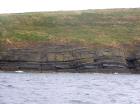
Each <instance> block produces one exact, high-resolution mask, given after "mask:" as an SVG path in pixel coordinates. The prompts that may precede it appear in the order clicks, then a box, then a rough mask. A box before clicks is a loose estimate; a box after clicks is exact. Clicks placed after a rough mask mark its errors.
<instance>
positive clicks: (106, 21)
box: [0, 8, 140, 45]
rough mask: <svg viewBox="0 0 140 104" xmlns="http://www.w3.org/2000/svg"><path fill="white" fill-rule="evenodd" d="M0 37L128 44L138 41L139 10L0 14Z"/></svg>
mask: <svg viewBox="0 0 140 104" xmlns="http://www.w3.org/2000/svg"><path fill="white" fill-rule="evenodd" d="M0 39H3V40H6V39H9V40H11V41H13V42H14V41H20V42H22V41H26V42H28V41H29V42H30V41H33V42H38V41H39V42H40V41H48V40H49V41H51V40H56V41H57V42H59V41H62V40H65V39H67V40H69V41H71V42H72V41H73V40H74V41H81V42H84V43H86V44H103V45H104V44H105V45H111V44H126V43H127V44H131V43H132V42H134V41H139V40H140V9H139V8H136V9H109V10H85V11H67V12H61V11H60V12H40V13H19V14H1V15H0Z"/></svg>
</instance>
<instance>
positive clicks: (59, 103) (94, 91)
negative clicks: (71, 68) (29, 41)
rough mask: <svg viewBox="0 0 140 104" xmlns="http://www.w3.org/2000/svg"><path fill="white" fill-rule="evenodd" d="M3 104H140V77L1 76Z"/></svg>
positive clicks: (67, 74)
mask: <svg viewBox="0 0 140 104" xmlns="http://www.w3.org/2000/svg"><path fill="white" fill-rule="evenodd" d="M0 104H140V75H130V74H129V75H120V74H118V75H113V74H93V73H92V74H90V73H0Z"/></svg>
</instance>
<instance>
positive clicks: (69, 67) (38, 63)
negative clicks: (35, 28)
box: [0, 45, 140, 73]
mask: <svg viewBox="0 0 140 104" xmlns="http://www.w3.org/2000/svg"><path fill="white" fill-rule="evenodd" d="M0 68H1V70H26V71H29V70H34V71H41V72H42V71H63V72H64V71H65V72H103V73H115V72H118V73H130V72H132V73H133V72H134V73H135V72H137V73H139V72H140V48H137V51H135V53H133V55H132V54H129V56H128V57H126V56H125V53H124V52H123V51H122V50H121V49H119V48H109V47H106V48H98V49H89V48H86V47H79V46H74V45H49V46H45V45H44V46H40V47H36V48H29V49H27V48H22V49H8V50H6V51H4V52H1V53H0Z"/></svg>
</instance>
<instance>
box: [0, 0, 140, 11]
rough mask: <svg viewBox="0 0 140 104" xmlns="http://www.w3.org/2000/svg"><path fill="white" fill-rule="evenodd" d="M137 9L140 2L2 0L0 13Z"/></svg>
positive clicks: (0, 0)
mask: <svg viewBox="0 0 140 104" xmlns="http://www.w3.org/2000/svg"><path fill="white" fill-rule="evenodd" d="M137 7H140V0H0V13H20V12H36V11H64V10H85V9H107V8H137Z"/></svg>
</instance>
